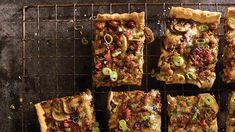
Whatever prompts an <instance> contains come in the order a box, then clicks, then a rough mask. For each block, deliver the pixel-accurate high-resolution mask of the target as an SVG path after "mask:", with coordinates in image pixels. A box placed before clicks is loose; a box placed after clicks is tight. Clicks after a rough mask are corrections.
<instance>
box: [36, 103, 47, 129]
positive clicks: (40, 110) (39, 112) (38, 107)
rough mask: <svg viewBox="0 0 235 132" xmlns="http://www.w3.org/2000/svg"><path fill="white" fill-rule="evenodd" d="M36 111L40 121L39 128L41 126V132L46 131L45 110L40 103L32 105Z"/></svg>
mask: <svg viewBox="0 0 235 132" xmlns="http://www.w3.org/2000/svg"><path fill="white" fill-rule="evenodd" d="M34 106H35V108H36V111H37V115H38V121H39V123H40V128H41V132H46V130H47V125H46V121H45V120H46V118H45V116H44V114H45V112H44V110H43V108H42V106H41V104H40V103H37V104H35V105H34Z"/></svg>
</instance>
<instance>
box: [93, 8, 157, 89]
mask: <svg viewBox="0 0 235 132" xmlns="http://www.w3.org/2000/svg"><path fill="white" fill-rule="evenodd" d="M144 15H145V14H144V12H141V13H136V12H133V13H130V14H127V13H124V14H117V13H115V14H98V15H97V17H96V19H95V22H94V23H95V37H94V40H93V42H92V45H93V49H94V54H93V56H94V70H93V75H92V79H93V83H94V85H95V86H96V87H101V86H108V87H114V86H120V85H141V81H142V74H143V63H144V60H143V48H144V45H143V44H144V42H146V43H150V42H152V41H153V40H154V36H153V33H152V31H151V30H150V29H149V28H147V27H145V24H144Z"/></svg>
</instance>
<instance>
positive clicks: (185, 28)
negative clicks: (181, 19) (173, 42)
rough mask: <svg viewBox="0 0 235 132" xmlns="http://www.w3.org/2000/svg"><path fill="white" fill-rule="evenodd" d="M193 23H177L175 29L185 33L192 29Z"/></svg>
mask: <svg viewBox="0 0 235 132" xmlns="http://www.w3.org/2000/svg"><path fill="white" fill-rule="evenodd" d="M190 27H191V25H190V24H189V23H186V24H175V25H174V29H175V30H176V31H178V32H181V33H185V32H187V31H188V30H189V29H190Z"/></svg>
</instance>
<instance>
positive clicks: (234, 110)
mask: <svg viewBox="0 0 235 132" xmlns="http://www.w3.org/2000/svg"><path fill="white" fill-rule="evenodd" d="M226 124H227V128H226V132H234V131H235V91H233V92H232V93H231V94H230V95H229V97H228V117H227V122H226Z"/></svg>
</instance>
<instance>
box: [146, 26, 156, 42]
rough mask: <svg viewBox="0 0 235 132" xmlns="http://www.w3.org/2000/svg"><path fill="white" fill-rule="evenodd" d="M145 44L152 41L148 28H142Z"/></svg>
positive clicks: (151, 33) (152, 35)
mask: <svg viewBox="0 0 235 132" xmlns="http://www.w3.org/2000/svg"><path fill="white" fill-rule="evenodd" d="M144 35H145V43H146V44H149V43H152V42H153V41H154V34H153V32H152V30H151V29H150V28H149V27H144Z"/></svg>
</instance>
